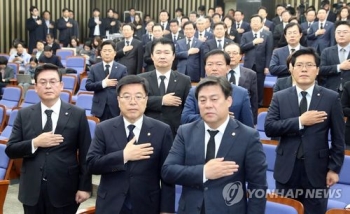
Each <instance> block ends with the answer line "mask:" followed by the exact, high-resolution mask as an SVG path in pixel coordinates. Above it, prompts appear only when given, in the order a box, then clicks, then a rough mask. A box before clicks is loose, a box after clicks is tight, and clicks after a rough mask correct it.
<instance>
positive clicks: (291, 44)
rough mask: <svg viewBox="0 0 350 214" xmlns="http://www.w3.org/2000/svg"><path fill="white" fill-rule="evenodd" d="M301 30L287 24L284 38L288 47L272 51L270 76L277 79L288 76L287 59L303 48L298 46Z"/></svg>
mask: <svg viewBox="0 0 350 214" xmlns="http://www.w3.org/2000/svg"><path fill="white" fill-rule="evenodd" d="M301 36H302V29H301V27H300V25H299V24H297V23H289V24H287V25H286V27H285V28H284V37H285V38H286V41H287V43H288V45H286V46H284V47H281V48H277V49H275V50H274V51H273V53H272V57H271V61H270V66H269V71H270V74H271V75H274V76H277V77H278V78H281V77H286V76H290V72H289V69H288V66H289V65H287V64H286V60H287V57H288V56H289V55H290V54H292V53H294V52H295V51H297V50H299V49H302V48H305V47H303V46H301V45H300V38H301Z"/></svg>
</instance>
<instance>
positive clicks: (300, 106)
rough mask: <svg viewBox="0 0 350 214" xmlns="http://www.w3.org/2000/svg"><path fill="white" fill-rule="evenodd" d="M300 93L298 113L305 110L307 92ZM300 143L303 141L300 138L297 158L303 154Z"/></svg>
mask: <svg viewBox="0 0 350 214" xmlns="http://www.w3.org/2000/svg"><path fill="white" fill-rule="evenodd" d="M301 95H302V96H303V98H301V101H300V104H299V111H300V115H302V114H303V113H305V112H306V111H307V99H306V95H307V92H306V91H302V92H301ZM302 144H303V141H302V140H301V141H300V144H299V148H298V152H297V158H298V159H301V158H302V157H303V156H304V149H303V145H302Z"/></svg>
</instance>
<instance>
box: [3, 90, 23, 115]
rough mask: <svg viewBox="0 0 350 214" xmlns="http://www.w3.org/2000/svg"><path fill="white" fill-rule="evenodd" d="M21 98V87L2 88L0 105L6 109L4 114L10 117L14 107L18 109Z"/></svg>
mask: <svg viewBox="0 0 350 214" xmlns="http://www.w3.org/2000/svg"><path fill="white" fill-rule="evenodd" d="M21 98H22V87H20V86H8V87H5V88H4V93H3V95H2V99H1V100H0V104H1V105H4V106H5V107H6V114H7V115H10V113H11V111H12V109H13V108H14V107H18V105H19V102H20V101H21Z"/></svg>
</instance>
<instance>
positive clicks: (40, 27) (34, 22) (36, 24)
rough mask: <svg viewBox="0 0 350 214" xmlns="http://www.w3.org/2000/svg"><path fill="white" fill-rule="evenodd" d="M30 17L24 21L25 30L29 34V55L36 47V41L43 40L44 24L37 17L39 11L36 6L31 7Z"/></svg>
mask: <svg viewBox="0 0 350 214" xmlns="http://www.w3.org/2000/svg"><path fill="white" fill-rule="evenodd" d="M29 11H30V15H31V17H30V18H29V19H27V21H26V29H27V30H28V32H29V42H28V53H29V54H31V53H32V52H33V49H34V48H35V46H36V42H37V41H38V40H44V39H45V34H44V23H43V20H42V18H41V17H39V11H38V8H37V7H36V6H31V7H30V9H29Z"/></svg>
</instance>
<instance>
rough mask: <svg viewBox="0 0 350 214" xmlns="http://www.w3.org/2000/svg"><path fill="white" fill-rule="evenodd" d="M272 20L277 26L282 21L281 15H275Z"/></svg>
mask: <svg viewBox="0 0 350 214" xmlns="http://www.w3.org/2000/svg"><path fill="white" fill-rule="evenodd" d="M272 22H273V24H274V25H275V27H276V26H277V25H278V24H279V23H282V21H281V18H280V16H275V17H274V18H273V19H272Z"/></svg>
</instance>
